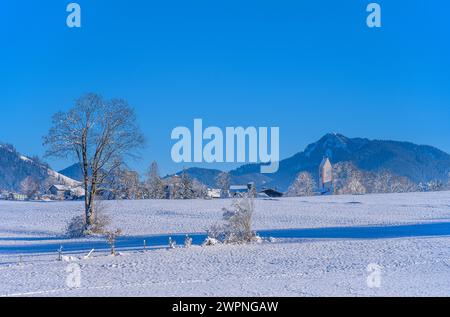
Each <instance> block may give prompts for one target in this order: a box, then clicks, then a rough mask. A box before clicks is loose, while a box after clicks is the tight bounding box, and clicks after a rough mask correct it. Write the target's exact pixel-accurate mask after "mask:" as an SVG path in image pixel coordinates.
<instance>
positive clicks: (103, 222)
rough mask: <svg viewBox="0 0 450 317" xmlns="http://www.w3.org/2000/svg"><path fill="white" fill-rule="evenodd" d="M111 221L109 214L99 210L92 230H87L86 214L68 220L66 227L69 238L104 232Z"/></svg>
mask: <svg viewBox="0 0 450 317" xmlns="http://www.w3.org/2000/svg"><path fill="white" fill-rule="evenodd" d="M110 223H111V221H110V219H109V217H108V216H106V215H104V214H103V213H99V212H97V213H96V216H95V220H94V223H93V224H92V226H91V227H90V230H89V231H86V218H85V216H84V215H83V216H76V217H73V218H72V219H71V220H70V221H69V222H68V224H67V227H66V235H67V236H68V237H69V238H81V237H84V236H87V235H92V234H103V233H104V232H105V230H106V227H107V226H109V224H110Z"/></svg>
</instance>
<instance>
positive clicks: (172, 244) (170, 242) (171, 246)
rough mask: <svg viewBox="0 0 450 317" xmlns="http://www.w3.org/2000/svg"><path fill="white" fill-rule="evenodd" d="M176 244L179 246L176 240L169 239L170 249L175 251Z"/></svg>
mask: <svg viewBox="0 0 450 317" xmlns="http://www.w3.org/2000/svg"><path fill="white" fill-rule="evenodd" d="M176 244H177V242H176V241H175V240H173V239H172V237H169V248H170V249H175V245H176Z"/></svg>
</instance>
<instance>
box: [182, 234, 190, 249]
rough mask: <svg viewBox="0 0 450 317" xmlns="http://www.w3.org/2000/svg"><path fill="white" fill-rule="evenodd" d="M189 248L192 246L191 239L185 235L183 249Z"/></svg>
mask: <svg viewBox="0 0 450 317" xmlns="http://www.w3.org/2000/svg"><path fill="white" fill-rule="evenodd" d="M191 246H192V238H191V237H189V236H188V235H186V237H185V238H184V247H185V248H190V247H191Z"/></svg>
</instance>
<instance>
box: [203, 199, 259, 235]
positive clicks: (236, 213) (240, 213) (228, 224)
mask: <svg viewBox="0 0 450 317" xmlns="http://www.w3.org/2000/svg"><path fill="white" fill-rule="evenodd" d="M232 207H233V208H232V209H226V208H224V209H223V210H224V213H223V220H224V221H225V223H224V224H222V225H215V226H212V227H211V228H210V229H209V230H208V238H209V239H214V240H218V241H220V242H223V243H247V242H251V241H254V240H255V239H257V236H256V233H255V232H254V231H253V230H252V219H253V213H254V211H255V204H254V199H253V198H251V197H249V196H244V197H243V198H240V199H239V200H237V201H235V202H234V203H233V205H232Z"/></svg>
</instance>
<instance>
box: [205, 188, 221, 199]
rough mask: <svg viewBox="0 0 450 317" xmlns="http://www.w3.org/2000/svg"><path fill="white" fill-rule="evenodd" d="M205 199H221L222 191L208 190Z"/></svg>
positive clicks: (217, 189) (216, 189)
mask: <svg viewBox="0 0 450 317" xmlns="http://www.w3.org/2000/svg"><path fill="white" fill-rule="evenodd" d="M206 197H208V198H211V199H213V198H221V197H222V190H220V189H219V188H208V189H207V190H206Z"/></svg>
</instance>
